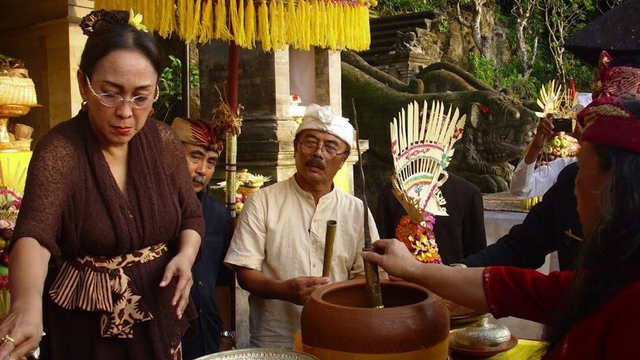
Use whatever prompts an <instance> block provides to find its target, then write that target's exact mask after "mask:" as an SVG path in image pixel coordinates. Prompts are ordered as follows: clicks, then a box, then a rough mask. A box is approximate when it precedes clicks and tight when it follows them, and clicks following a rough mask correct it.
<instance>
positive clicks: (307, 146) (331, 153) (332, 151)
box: [300, 140, 349, 160]
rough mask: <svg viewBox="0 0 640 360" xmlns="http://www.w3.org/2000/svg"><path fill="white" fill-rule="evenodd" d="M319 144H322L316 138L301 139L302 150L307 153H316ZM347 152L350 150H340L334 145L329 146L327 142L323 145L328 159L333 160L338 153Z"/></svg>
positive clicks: (324, 154) (323, 153) (324, 153)
mask: <svg viewBox="0 0 640 360" xmlns="http://www.w3.org/2000/svg"><path fill="white" fill-rule="evenodd" d="M319 146H320V143H319V142H318V141H315V140H304V141H300V150H301V151H302V152H303V153H305V154H307V155H311V154H313V153H315V152H316V151H317V150H318V147H319ZM347 153H349V150H345V151H343V152H338V149H336V148H334V147H333V146H327V145H325V144H323V145H322V155H323V156H324V158H325V159H327V160H331V159H333V158H334V157H336V156H338V155H343V154H347Z"/></svg>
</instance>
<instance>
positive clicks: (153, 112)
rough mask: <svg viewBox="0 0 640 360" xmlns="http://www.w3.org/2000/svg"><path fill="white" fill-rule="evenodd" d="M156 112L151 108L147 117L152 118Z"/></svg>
mask: <svg viewBox="0 0 640 360" xmlns="http://www.w3.org/2000/svg"><path fill="white" fill-rule="evenodd" d="M155 112H156V111H155V110H154V109H153V108H151V111H149V115H147V117H152V116H153V114H155Z"/></svg>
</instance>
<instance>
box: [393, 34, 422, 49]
mask: <svg viewBox="0 0 640 360" xmlns="http://www.w3.org/2000/svg"><path fill="white" fill-rule="evenodd" d="M396 35H397V36H398V40H397V41H396V43H395V44H394V45H393V47H392V48H391V52H392V53H393V52H395V53H396V54H409V53H418V54H422V53H423V52H424V51H423V50H422V47H421V46H420V42H418V35H417V34H416V33H415V32H413V31H407V32H402V31H397V32H396Z"/></svg>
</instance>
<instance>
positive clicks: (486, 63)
mask: <svg viewBox="0 0 640 360" xmlns="http://www.w3.org/2000/svg"><path fill="white" fill-rule="evenodd" d="M468 58H469V72H470V73H472V74H473V75H474V76H475V77H477V78H478V79H480V80H481V81H482V82H484V83H485V84H488V85H490V86H494V85H495V83H496V74H497V67H498V66H497V63H496V61H495V60H493V59H487V58H484V57H482V56H480V55H478V54H476V53H474V52H470V53H469V55H468Z"/></svg>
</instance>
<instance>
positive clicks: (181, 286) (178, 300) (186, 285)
mask: <svg viewBox="0 0 640 360" xmlns="http://www.w3.org/2000/svg"><path fill="white" fill-rule="evenodd" d="M192 266H193V261H192V260H190V258H189V257H188V256H184V255H181V254H180V253H178V255H176V256H174V257H173V259H171V261H169V263H168V264H167V267H166V268H165V271H164V275H163V276H162V281H161V282H160V287H165V286H167V285H168V284H169V283H170V282H171V280H172V279H173V278H177V279H178V283H177V284H176V291H175V293H174V294H173V298H172V299H171V305H172V306H174V307H175V308H176V317H177V318H178V319H182V315H183V314H184V309H185V308H186V307H187V305H188V304H189V294H190V292H191V285H193V277H192V274H191V267H192Z"/></svg>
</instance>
